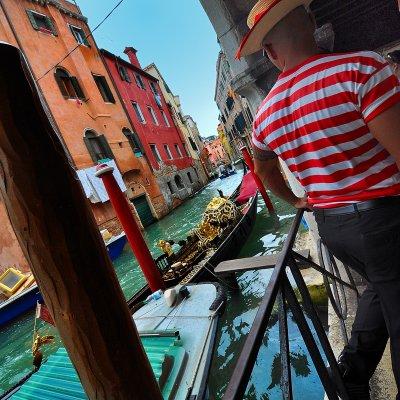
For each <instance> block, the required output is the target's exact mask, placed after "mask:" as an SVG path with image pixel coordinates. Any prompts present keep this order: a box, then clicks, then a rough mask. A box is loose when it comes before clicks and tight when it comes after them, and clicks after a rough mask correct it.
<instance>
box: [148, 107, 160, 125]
mask: <svg viewBox="0 0 400 400" xmlns="http://www.w3.org/2000/svg"><path fill="white" fill-rule="evenodd" d="M147 109H148V110H149V113H150V115H151V119H152V120H153V123H154V124H155V125H159V123H158V119H157V116H156V113H155V112H154V110H153V109H152V108H151V107H150V106H147Z"/></svg>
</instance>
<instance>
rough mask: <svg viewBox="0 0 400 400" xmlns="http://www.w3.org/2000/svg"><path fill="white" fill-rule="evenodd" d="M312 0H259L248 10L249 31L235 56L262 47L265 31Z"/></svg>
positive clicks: (252, 51)
mask: <svg viewBox="0 0 400 400" xmlns="http://www.w3.org/2000/svg"><path fill="white" fill-rule="evenodd" d="M311 2H312V0H259V1H258V2H257V4H256V5H255V6H254V7H253V9H252V10H251V11H250V14H249V17H248V19H247V25H248V27H249V28H250V32H249V33H248V34H247V35H246V36H245V38H244V39H243V41H242V43H241V44H240V47H239V50H238V52H237V54H236V58H238V59H240V58H241V57H243V56H248V55H249V54H253V53H255V52H256V51H258V50H261V48H262V40H263V39H264V37H265V36H266V35H267V33H268V32H269V31H270V30H271V29H272V28H273V27H274V26H275V25H276V24H277V23H278V22H279V21H280V20H281V19H283V18H284V17H286V15H288V14H289V13H290V12H291V11H293V10H294V9H296V8H297V7H300V6H308V5H309V4H310V3H311Z"/></svg>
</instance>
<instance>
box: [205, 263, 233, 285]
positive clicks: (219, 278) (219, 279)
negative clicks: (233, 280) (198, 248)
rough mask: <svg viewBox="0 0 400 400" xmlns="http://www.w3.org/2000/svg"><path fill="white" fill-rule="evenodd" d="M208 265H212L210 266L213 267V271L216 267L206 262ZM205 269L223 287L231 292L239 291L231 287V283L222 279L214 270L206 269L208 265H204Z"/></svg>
mask: <svg viewBox="0 0 400 400" xmlns="http://www.w3.org/2000/svg"><path fill="white" fill-rule="evenodd" d="M206 264H210V266H211V267H212V269H215V267H214V266H213V265H212V264H211V263H210V262H209V261H206ZM203 267H204V268H205V269H206V270H207V271H208V272H209V273H210V274H211V275H212V276H214V278H216V279H217V280H218V281H219V282H220V283H221V284H222V285H224V286H225V287H227V288H229V289H231V290H237V288H235V287H233V286H231V285H229V283H227V282H226V281H225V280H224V279H222V278H221V277H219V276H218V275H217V274H216V273H215V272H214V271H213V270H211V269H209V268H207V267H206V265H203Z"/></svg>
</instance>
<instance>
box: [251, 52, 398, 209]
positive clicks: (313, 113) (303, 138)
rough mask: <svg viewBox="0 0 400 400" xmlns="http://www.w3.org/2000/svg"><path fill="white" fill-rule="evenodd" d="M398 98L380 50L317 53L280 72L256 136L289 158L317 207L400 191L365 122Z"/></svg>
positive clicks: (390, 164)
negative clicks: (377, 51) (290, 68)
mask: <svg viewBox="0 0 400 400" xmlns="http://www.w3.org/2000/svg"><path fill="white" fill-rule="evenodd" d="M399 101H400V83H399V80H398V78H397V77H396V76H395V75H394V74H393V72H392V70H391V68H390V66H389V65H388V64H387V62H386V61H385V60H384V59H383V58H382V57H381V56H380V55H378V54H376V53H373V52H359V53H347V54H324V55H316V56H314V57H311V58H309V59H308V60H306V61H305V62H304V63H302V64H301V65H299V66H297V67H296V68H294V69H292V70H289V71H285V72H284V73H282V74H281V75H280V76H279V78H278V81H277V83H276V84H275V85H274V87H273V88H272V90H271V91H270V92H269V94H268V96H267V97H266V99H265V100H264V101H263V103H262V104H261V106H260V108H259V110H258V112H257V116H256V118H255V121H254V130H253V143H254V145H255V146H257V147H258V148H260V149H261V150H272V151H273V152H275V153H276V154H277V155H278V156H279V157H280V158H281V159H282V160H283V161H284V162H285V163H286V164H287V166H288V167H289V169H290V170H291V171H292V172H293V173H294V175H295V176H296V177H297V179H298V180H299V181H300V183H301V184H302V185H303V187H304V189H305V190H306V192H307V194H308V197H309V201H310V203H311V204H313V205H314V206H315V207H323V208H327V207H338V206H340V205H344V204H347V203H354V202H358V201H363V200H368V199H373V198H377V197H383V196H393V195H399V194H400V172H399V169H398V168H397V165H396V163H395V160H394V158H393V157H392V156H391V155H390V154H389V153H388V151H387V150H386V149H384V148H383V146H382V145H381V144H380V143H379V142H378V141H377V140H376V139H375V138H374V137H373V136H372V134H371V133H370V131H369V129H368V125H367V123H368V122H369V121H371V120H373V119H374V118H375V117H377V116H378V115H379V114H380V113H382V112H383V111H385V110H387V109H388V108H390V107H391V106H393V105H394V104H395V103H397V102H399Z"/></svg>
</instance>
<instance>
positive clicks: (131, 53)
mask: <svg viewBox="0 0 400 400" xmlns="http://www.w3.org/2000/svg"><path fill="white" fill-rule="evenodd" d="M124 53H125V54H126V55H127V56H128V57H129V61H130V62H131V64H132V65H134V66H135V67H138V68H142V67H141V66H140V62H139V60H138V58H137V55H136V53H137V50H136V49H134V48H133V47H125V50H124Z"/></svg>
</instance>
